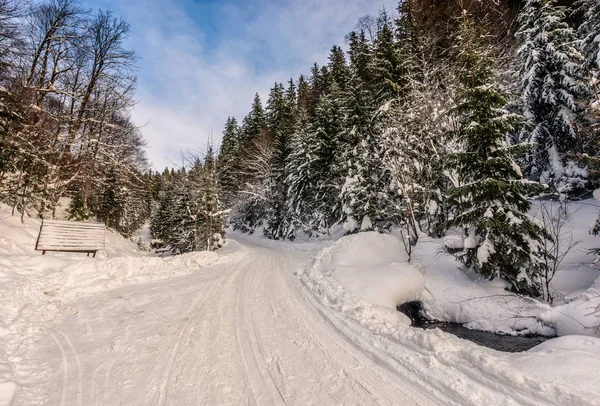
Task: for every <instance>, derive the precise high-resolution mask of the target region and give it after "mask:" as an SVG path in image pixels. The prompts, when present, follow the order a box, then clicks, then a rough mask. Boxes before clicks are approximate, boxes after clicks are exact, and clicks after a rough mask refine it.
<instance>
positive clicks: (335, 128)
mask: <svg viewBox="0 0 600 406" xmlns="http://www.w3.org/2000/svg"><path fill="white" fill-rule="evenodd" d="M342 106H343V101H342V95H341V92H340V91H339V89H338V87H337V84H336V83H335V82H334V83H332V84H331V90H330V92H329V93H327V94H325V95H324V96H322V98H321V100H320V102H319V104H318V106H317V108H316V110H315V117H314V120H313V123H312V129H313V131H314V132H315V135H314V140H315V141H316V159H315V160H314V161H313V165H312V169H313V171H314V173H313V174H312V175H311V176H312V177H313V178H314V179H317V180H318V182H317V183H316V190H315V192H316V193H315V196H314V201H315V203H316V205H315V207H314V209H315V210H314V211H313V213H312V214H311V217H312V219H311V228H312V229H313V230H314V231H315V232H318V233H327V232H328V230H329V228H330V227H331V226H332V225H333V224H335V223H336V222H337V221H339V219H340V218H341V205H340V201H339V195H340V190H341V187H342V185H343V182H344V178H345V176H344V170H343V157H342V150H341V147H342V145H343V144H342V143H341V136H342V132H343V129H344V127H343V120H344V113H343V110H342Z"/></svg>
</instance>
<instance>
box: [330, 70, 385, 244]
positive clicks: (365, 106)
mask: <svg viewBox="0 0 600 406" xmlns="http://www.w3.org/2000/svg"><path fill="white" fill-rule="evenodd" d="M344 104H345V109H346V120H345V122H344V127H345V129H344V133H343V134H342V136H341V141H342V144H341V148H340V149H341V150H342V154H343V156H344V159H343V168H344V175H345V181H344V184H343V186H342V188H341V194H340V200H341V205H342V213H341V216H342V217H341V222H342V223H343V225H344V228H345V229H346V230H347V231H348V232H350V233H352V232H356V231H367V230H373V229H380V228H386V225H385V224H383V222H384V221H385V219H386V214H389V213H386V210H385V209H384V207H383V206H384V202H383V200H384V199H382V196H384V195H385V194H386V190H389V189H388V188H387V187H386V186H387V185H386V184H385V181H384V179H385V174H384V173H383V161H382V159H381V158H382V151H381V150H380V148H381V145H378V142H377V138H376V137H375V135H376V133H374V132H373V128H372V127H371V122H372V121H371V120H372V118H373V114H374V110H375V108H374V100H373V98H372V97H371V94H370V93H369V92H368V91H367V90H366V89H365V84H364V82H363V81H362V79H361V78H360V67H358V66H356V65H354V67H353V73H352V79H351V80H350V86H349V88H348V91H347V93H346V95H345V101H344Z"/></svg>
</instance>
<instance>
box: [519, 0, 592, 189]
mask: <svg viewBox="0 0 600 406" xmlns="http://www.w3.org/2000/svg"><path fill="white" fill-rule="evenodd" d="M565 14H566V10H565V9H564V8H563V7H559V6H557V5H556V1H555V0H528V1H527V3H526V5H525V7H524V9H523V11H522V12H521V14H520V15H519V20H518V21H519V25H520V29H519V32H518V33H517V36H518V37H519V38H520V39H521V41H522V46H521V48H520V49H519V51H518V55H519V70H520V73H521V77H522V94H523V105H524V117H525V119H526V121H527V125H526V126H525V127H524V129H523V131H522V134H521V140H522V141H525V142H530V143H532V144H534V147H533V149H532V150H531V151H530V152H529V153H527V156H526V158H525V161H524V169H525V174H526V176H528V177H529V178H531V179H533V180H536V181H540V182H541V183H548V184H549V185H551V186H553V187H554V188H556V189H557V190H558V191H559V192H573V191H575V190H578V189H583V188H584V187H585V186H586V182H587V179H586V177H587V176H586V175H587V173H586V171H585V170H584V169H582V168H579V167H578V165H577V164H576V163H575V162H573V161H569V160H568V158H567V157H566V154H567V153H568V152H569V151H571V150H572V149H573V148H574V146H575V145H576V142H577V127H576V123H577V121H581V108H580V107H579V106H578V101H579V99H580V98H581V97H582V96H583V89H582V86H581V81H580V78H581V70H580V69H581V64H582V62H583V58H582V56H581V54H580V52H579V50H578V49H577V35H576V32H575V30H574V29H573V28H572V27H570V26H569V25H568V24H567V22H566V15H565Z"/></svg>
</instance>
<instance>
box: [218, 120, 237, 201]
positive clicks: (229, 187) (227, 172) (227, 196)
mask: <svg viewBox="0 0 600 406" xmlns="http://www.w3.org/2000/svg"><path fill="white" fill-rule="evenodd" d="M239 147H240V128H239V126H238V123H237V120H236V119H235V117H228V118H227V121H226V122H225V129H224V130H223V138H222V140H221V147H220V149H219V156H218V162H219V164H218V165H217V166H218V169H219V184H220V186H221V190H222V194H223V203H224V204H225V205H226V206H227V207H231V205H233V203H234V200H235V198H236V196H237V191H238V188H239V178H238V175H239V174H238V171H239V168H238V164H239V156H240V151H239Z"/></svg>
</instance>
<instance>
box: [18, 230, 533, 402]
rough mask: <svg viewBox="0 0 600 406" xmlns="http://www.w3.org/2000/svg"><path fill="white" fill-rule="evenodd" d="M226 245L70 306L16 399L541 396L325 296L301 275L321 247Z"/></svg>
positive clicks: (41, 344) (43, 342) (42, 339)
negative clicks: (205, 259)
mask: <svg viewBox="0 0 600 406" xmlns="http://www.w3.org/2000/svg"><path fill="white" fill-rule="evenodd" d="M240 238H241V237H240ZM227 250H229V251H230V252H229V255H224V258H227V257H230V258H233V259H231V260H229V261H223V262H220V263H217V264H216V265H214V266H211V267H209V268H203V269H199V270H198V271H196V272H193V273H191V274H189V275H187V276H182V277H177V278H173V279H168V280H165V281H160V282H153V283H146V284H142V285H131V286H126V287H123V288H120V289H115V290H109V291H106V292H103V293H99V294H95V295H93V296H88V297H85V298H83V299H81V300H79V301H77V302H75V303H74V304H73V305H71V306H70V307H69V308H68V309H65V311H64V314H63V315H62V317H60V318H59V319H57V320H56V321H55V323H53V325H52V327H51V328H48V329H46V330H44V333H43V334H41V335H40V336H39V339H38V342H37V347H38V351H37V352H36V354H35V356H34V358H36V359H39V360H43V361H40V362H43V363H44V364H43V367H44V368H45V369H46V370H47V371H48V373H46V374H44V377H43V379H41V381H40V382H35V383H32V384H31V385H30V386H29V387H25V388H24V390H23V391H21V393H20V394H19V395H18V396H17V400H16V404H17V405H30V404H49V405H63V406H66V405H77V406H84V405H85V406H87V405H91V406H99V405H283V404H287V405H372V404H373V405H438V404H444V405H445V404H457V405H458V404H460V405H464V404H484V403H485V402H490V401H492V400H493V401H496V400H497V401H498V402H499V403H497V404H536V399H535V398H534V397H532V398H531V399H530V398H528V397H526V396H525V397H524V396H521V395H519V394H518V393H517V394H516V395H514V396H515V398H514V399H513V398H511V396H513V395H512V394H511V393H510V392H505V393H502V391H498V390H497V389H493V388H492V386H493V384H492V383H490V386H489V387H481V383H480V382H476V380H475V379H476V378H469V377H468V376H465V374H461V373H460V372H458V371H454V370H453V367H452V366H448V365H442V364H440V363H438V362H437V361H436V359H435V358H434V357H430V356H429V355H428V354H426V353H419V351H416V350H415V349H414V348H412V349H411V348H410V347H404V346H403V345H402V344H401V343H399V342H393V341H390V340H388V339H385V338H380V337H375V336H373V334H372V333H370V332H369V331H367V330H365V329H363V328H361V327H360V326H358V325H356V324H354V323H352V322H350V321H347V320H345V319H343V318H342V317H339V316H337V315H336V314H335V313H332V312H331V311H330V310H328V309H327V308H325V307H323V306H322V305H320V304H319V303H317V302H316V301H315V300H314V299H313V298H312V296H311V295H310V294H308V293H307V292H306V291H305V290H304V288H303V286H302V285H301V283H300V282H299V281H298V279H297V278H295V277H294V275H293V274H294V271H295V270H296V269H298V268H299V267H300V266H303V265H305V264H306V263H307V262H308V260H309V258H310V257H311V254H310V253H304V252H297V251H293V250H289V249H287V248H285V247H284V246H282V247H281V249H279V248H277V249H274V248H268V247H263V246H260V245H257V244H256V243H255V242H253V241H252V240H251V239H240V240H239V241H238V242H235V241H232V242H231V244H230V246H229V247H228V248H227V249H226V251H227ZM225 253H227V252H225ZM390 354H396V355H395V356H394V355H390ZM453 374H456V376H457V377H456V380H454V379H453V377H452V375H453ZM475 375H476V374H475ZM428 377H429V378H428ZM448 378H450V379H448ZM475 387H477V390H473V389H474V388H475ZM516 392H518V391H516ZM450 393H454V394H453V395H452V396H450ZM457 393H458V395H457ZM474 393H477V395H476V396H475V395H474ZM462 394H464V396H463V395H462ZM519 396H521V397H519ZM515 399H517V400H516V401H515ZM481 402H484V403H481ZM487 404H490V403H487ZM540 404H541V403H540Z"/></svg>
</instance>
